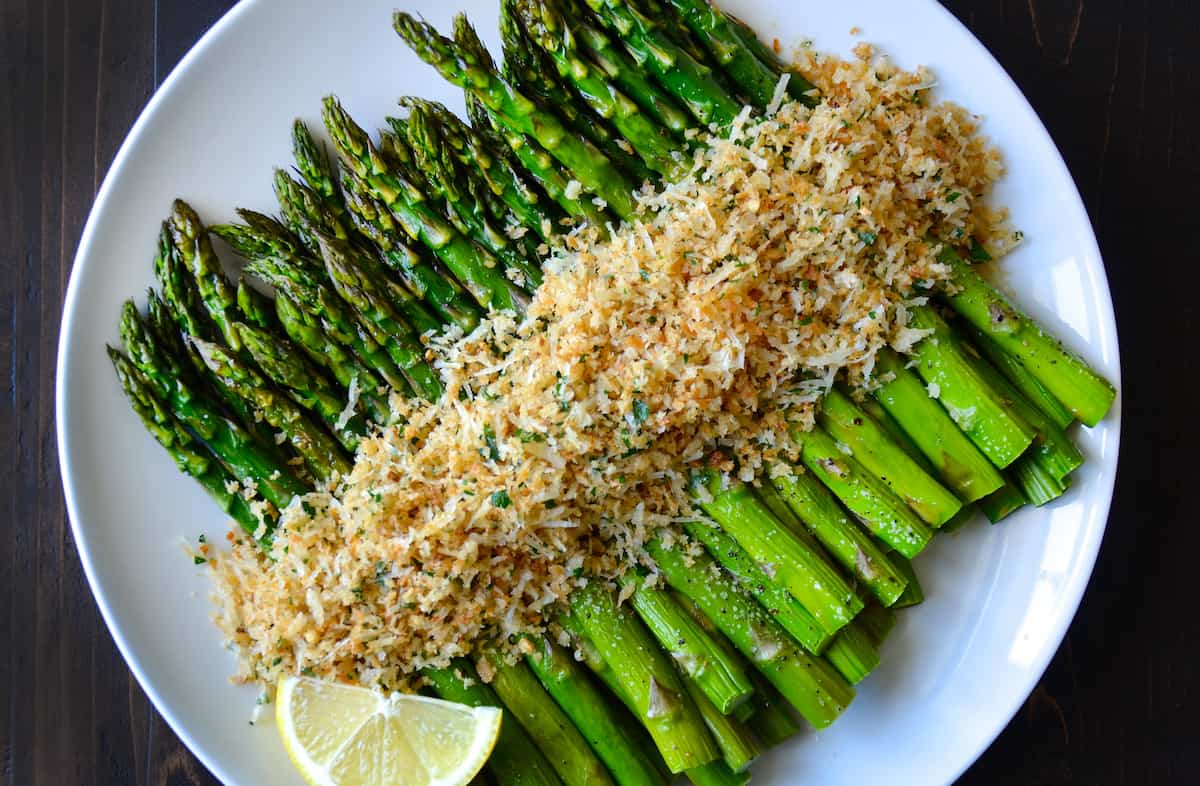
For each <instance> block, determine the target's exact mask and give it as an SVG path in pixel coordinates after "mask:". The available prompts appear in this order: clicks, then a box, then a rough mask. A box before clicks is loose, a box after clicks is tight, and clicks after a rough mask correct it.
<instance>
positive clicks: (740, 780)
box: [687, 761, 750, 786]
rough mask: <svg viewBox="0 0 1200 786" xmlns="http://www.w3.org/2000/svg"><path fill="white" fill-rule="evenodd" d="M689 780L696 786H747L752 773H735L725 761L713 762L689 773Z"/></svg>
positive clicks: (694, 768)
mask: <svg viewBox="0 0 1200 786" xmlns="http://www.w3.org/2000/svg"><path fill="white" fill-rule="evenodd" d="M687 776H688V780H690V781H691V782H692V783H694V784H695V786H746V784H747V783H748V782H749V781H750V773H748V772H734V771H733V770H731V769H729V765H728V764H726V763H725V762H724V761H712V762H709V763H708V764H704V765H702V766H700V767H693V768H692V769H690V770H688V771H687Z"/></svg>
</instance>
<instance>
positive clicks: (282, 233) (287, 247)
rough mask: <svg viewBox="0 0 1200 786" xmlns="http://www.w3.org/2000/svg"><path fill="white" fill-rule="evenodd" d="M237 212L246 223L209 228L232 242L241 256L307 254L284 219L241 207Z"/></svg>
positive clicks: (295, 258)
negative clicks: (285, 224)
mask: <svg viewBox="0 0 1200 786" xmlns="http://www.w3.org/2000/svg"><path fill="white" fill-rule="evenodd" d="M237 214H238V216H239V217H241V219H242V221H244V222H245V223H244V224H213V225H212V226H210V227H209V228H208V231H209V232H210V233H212V234H214V235H216V236H217V237H219V238H221V239H222V240H224V241H225V242H226V243H228V244H229V245H230V246H231V247H232V248H233V250H234V251H236V252H237V253H238V254H239V255H240V256H242V257H244V258H246V259H262V258H264V257H277V258H279V259H284V260H291V261H298V260H301V259H303V258H304V257H305V255H306V253H307V252H306V249H305V247H304V243H303V242H302V241H301V240H300V238H298V237H296V235H295V234H293V233H292V231H291V230H290V229H288V228H287V227H286V226H284V224H283V223H282V222H281V221H278V220H276V219H274V218H272V217H271V216H268V215H265V214H263V213H259V212H257V211H255V210H248V209H246V208H238V209H237Z"/></svg>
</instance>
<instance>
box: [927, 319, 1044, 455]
mask: <svg viewBox="0 0 1200 786" xmlns="http://www.w3.org/2000/svg"><path fill="white" fill-rule="evenodd" d="M909 322H910V324H911V325H912V327H914V328H917V329H919V330H932V331H933V332H932V334H931V335H929V336H928V337H927V338H925V339H923V340H922V341H920V342H919V343H918V344H917V346H916V347H915V348H914V350H913V358H914V359H915V360H916V361H917V363H916V371H917V373H918V374H920V375H921V378H922V379H924V380H925V382H926V383H927V384H928V390H929V393H930V396H931V397H932V398H936V399H937V400H938V401H940V402H941V403H942V405H943V406H944V407H945V408H946V411H947V412H949V413H950V417H951V418H952V419H953V420H954V422H955V423H956V424H957V425H958V427H959V428H960V429H962V431H963V433H964V434H966V435H967V437H969V438H970V439H971V441H972V442H974V443H975V445H976V447H978V448H979V449H980V450H981V451H982V452H983V454H984V455H985V456H987V457H988V459H989V460H991V462H992V463H993V464H995V465H996V466H997V467H1000V468H1004V467H1007V466H1008V465H1009V464H1011V463H1013V462H1014V461H1016V459H1017V457H1018V456H1020V455H1021V454H1022V453H1024V452H1025V450H1026V449H1027V448H1028V447H1029V446H1030V445H1031V444H1033V439H1034V437H1036V436H1037V432H1035V431H1034V430H1033V427H1032V426H1030V425H1029V423H1027V422H1026V421H1025V420H1024V419H1023V418H1021V417H1019V416H1018V415H1017V414H1016V413H1015V412H1013V411H1012V408H1011V407H1010V406H1008V405H1007V402H1005V401H1004V399H1003V397H1002V396H1001V395H1000V394H999V393H998V392H997V391H996V390H995V389H993V388H992V387H991V386H990V385H988V384H987V382H986V381H985V380H984V379H983V378H982V376H981V375H980V374H979V372H978V370H977V369H976V368H975V367H974V365H973V364H972V363H971V360H970V357H969V356H968V355H967V353H966V351H965V350H964V349H963V346H962V343H961V342H960V341H959V340H958V337H957V336H956V335H955V334H954V333H953V331H951V330H950V326H949V325H947V324H946V322H945V321H944V320H943V319H942V318H941V317H940V316H938V314H937V312H935V311H934V310H933V309H931V308H929V307H928V306H920V307H918V308H914V309H912V310H911V311H910V316H909Z"/></svg>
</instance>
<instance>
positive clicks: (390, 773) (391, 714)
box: [275, 677, 501, 786]
mask: <svg viewBox="0 0 1200 786" xmlns="http://www.w3.org/2000/svg"><path fill="white" fill-rule="evenodd" d="M275 701H276V704H275V723H276V725H277V726H278V727H279V736H280V738H282V740H283V745H284V747H285V748H286V749H287V752H288V756H289V757H291V760H292V763H293V764H295V765H296V769H298V770H299V771H300V774H301V775H303V776H304V779H305V780H307V781H308V782H309V783H311V784H313V786H465V784H467V783H468V782H469V781H470V780H471V779H472V778H474V777H475V774H476V773H478V772H479V770H480V768H482V767H483V765H484V762H486V761H487V758H488V755H489V754H490V753H491V752H492V748H493V747H495V745H496V738H497V737H498V736H499V735H500V718H501V711H500V710H499V709H498V708H496V707H468V706H466V705H464V704H456V703H454V702H450V701H442V700H440V699H430V698H426V697H424V696H407V695H403V694H399V693H393V694H392V695H390V696H385V695H383V694H381V693H377V692H375V691H372V690H367V689H366V688H357V687H353V686H349V685H338V684H335V683H331V682H324V681H322V680H316V679H312V678H310V677H284V678H282V679H281V680H280V681H279V685H278V687H277V689H276V694H275Z"/></svg>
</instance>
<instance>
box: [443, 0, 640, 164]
mask: <svg viewBox="0 0 1200 786" xmlns="http://www.w3.org/2000/svg"><path fill="white" fill-rule="evenodd" d="M455 21H456V22H457V19H456V20H455ZM466 36H467V39H468V40H469V36H470V32H467V33H466ZM500 37H501V41H502V46H503V54H504V66H503V68H502V70H501V75H502V76H503V77H504V78H505V79H507V80H508V81H509V82H510V83H511V84H512V85H513V87H515V88H516V89H517V90H519V91H521V92H522V93H525V94H526V95H528V96H529V97H530V98H531V99H532V100H533V101H534V102H535V103H537V104H538V105H539V106H540V107H541V108H542V109H543V110H546V111H551V112H553V113H555V114H557V115H558V116H560V117H561V118H562V120H563V123H564V125H566V126H567V127H568V128H569V129H571V130H572V131H574V132H575V133H576V134H578V135H579V136H581V137H583V138H584V139H586V140H588V141H589V142H591V143H592V144H593V145H595V146H596V148H597V149H598V150H599V151H600V152H601V153H603V154H604V155H606V156H608V158H609V160H610V161H612V162H613V165H614V166H616V167H617V169H619V170H620V171H621V172H623V173H625V174H626V175H628V176H629V178H630V179H631V180H632V181H633V182H634V183H645V182H646V181H648V180H651V181H652V180H654V179H655V175H654V173H653V172H652V171H651V170H650V168H649V167H647V166H646V165H645V164H644V163H643V162H642V160H641V159H640V158H638V157H637V156H636V155H634V153H633V149H632V148H631V147H630V146H629V144H628V143H627V142H624V141H623V140H621V138H620V135H619V134H618V133H617V131H616V129H615V128H613V127H612V124H611V123H610V122H608V121H607V120H605V119H604V118H603V117H600V115H597V114H596V113H595V112H592V111H591V110H590V109H589V108H588V106H587V104H585V103H583V102H582V101H580V100H579V99H578V98H577V96H576V94H575V93H574V92H572V90H571V89H570V88H569V87H568V86H567V85H566V84H564V83H563V82H561V81H559V79H558V78H557V77H558V69H557V68H556V67H555V66H554V63H553V62H552V61H551V60H550V57H549V55H547V54H545V53H544V52H542V50H541V47H539V46H538V45H537V44H535V43H533V42H532V41H530V40H529V36H528V35H526V34H525V31H524V30H523V29H522V25H521V22H520V20H519V19H518V18H517V14H516V13H515V11H514V10H513V0H502V2H501V4H500ZM455 38H456V39H459V40H460V43H463V38H462V37H460V35H459V34H458V31H457V30H456V31H455ZM464 45H465V44H464Z"/></svg>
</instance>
